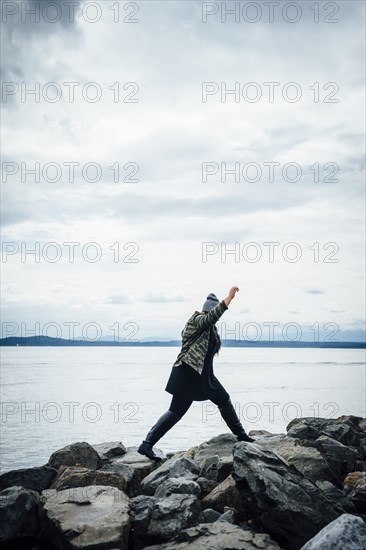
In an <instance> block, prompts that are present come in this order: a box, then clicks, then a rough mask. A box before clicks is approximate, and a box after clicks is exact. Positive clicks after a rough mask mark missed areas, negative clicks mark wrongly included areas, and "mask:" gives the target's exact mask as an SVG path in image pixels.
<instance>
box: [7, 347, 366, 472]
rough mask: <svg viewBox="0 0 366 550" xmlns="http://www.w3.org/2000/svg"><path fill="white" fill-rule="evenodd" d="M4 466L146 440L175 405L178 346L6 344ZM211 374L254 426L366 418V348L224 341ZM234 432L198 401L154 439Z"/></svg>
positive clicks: (278, 428) (176, 445)
mask: <svg viewBox="0 0 366 550" xmlns="http://www.w3.org/2000/svg"><path fill="white" fill-rule="evenodd" d="M0 351H1V358H2V368H1V410H2V416H1V424H0V428H1V471H3V472H4V471H8V470H11V469H14V468H24V467H31V466H40V465H42V464H45V463H46V462H47V460H48V458H49V456H50V454H51V453H52V452H53V451H55V450H56V449H59V448H60V447H63V446H64V445H67V444H70V443H73V442H76V441H87V442H89V443H91V444H94V443H101V442H103V441H122V442H123V443H124V445H126V446H135V445H139V444H140V442H141V441H142V439H143V438H144V437H145V435H146V434H147V431H148V430H149V429H150V427H151V426H152V425H153V424H154V423H155V422H156V420H157V419H158V418H159V416H160V415H161V414H163V412H165V411H166V410H167V409H168V408H169V404H170V400H171V395H170V394H168V393H167V392H166V391H164V388H165V384H166V381H167V378H168V376H169V374H170V370H171V367H172V364H173V362H174V361H175V359H176V356H177V354H178V352H179V348H159V347H155V348H154V347H151V348H119V349H117V348H109V347H103V348H102V347H101V348H84V347H80V348H56V347H29V348H27V347H17V348H16V347H11V348H7V347H3V348H0ZM214 372H215V374H216V376H217V378H219V380H220V381H221V383H222V384H223V386H224V387H225V388H226V390H227V391H228V392H229V394H230V396H231V399H232V402H233V403H234V406H235V408H236V410H237V412H238V414H239V416H240V419H241V420H242V423H243V426H244V428H245V429H246V431H247V432H249V431H250V430H252V429H254V430H257V429H265V430H268V431H270V432H273V433H286V425H287V424H288V422H289V421H290V420H292V419H293V418H295V417H300V416H311V417H314V416H320V417H326V418H336V417H337V416H340V415H343V414H353V415H356V416H366V412H365V409H366V403H365V401H366V368H365V350H349V349H348V350H329V349H268V348H258V349H245V348H242V349H234V348H223V349H222V350H221V352H220V356H219V357H216V358H215V360H214ZM228 431H229V429H228V427H227V426H226V424H225V422H224V421H223V420H222V419H221V416H220V413H219V410H218V408H217V407H216V406H215V405H214V404H213V403H211V401H209V400H207V401H201V402H199V401H194V402H193V404H192V406H191V408H190V409H189V410H188V412H187V413H186V414H185V415H184V416H183V418H182V419H181V420H180V421H179V422H178V423H177V424H176V425H175V426H174V427H173V428H172V429H171V430H170V431H169V432H168V433H167V434H166V435H165V436H164V437H163V438H162V439H160V441H159V442H158V443H157V445H156V447H157V448H160V449H161V450H162V451H163V452H168V451H176V450H182V449H186V448H189V447H191V446H193V445H196V444H199V443H201V442H202V441H206V440H208V439H210V438H211V437H213V436H215V435H218V434H220V433H224V432H228Z"/></svg>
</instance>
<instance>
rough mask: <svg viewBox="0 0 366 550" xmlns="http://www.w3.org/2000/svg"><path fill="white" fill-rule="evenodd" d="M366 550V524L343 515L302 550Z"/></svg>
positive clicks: (355, 518) (354, 517)
mask: <svg viewBox="0 0 366 550" xmlns="http://www.w3.org/2000/svg"><path fill="white" fill-rule="evenodd" d="M364 548H366V524H365V522H364V521H363V520H362V519H361V518H359V517H357V516H353V515H351V514H342V515H341V516H339V517H338V518H337V519H335V520H334V521H332V522H331V523H329V524H328V525H326V526H325V527H324V528H323V529H322V530H321V531H319V533H317V535H315V537H313V538H312V539H311V540H309V541H308V542H307V543H306V544H305V545H304V546H303V547H302V548H301V549H300V550H363V549H364Z"/></svg>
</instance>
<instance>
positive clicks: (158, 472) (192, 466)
mask: <svg viewBox="0 0 366 550" xmlns="http://www.w3.org/2000/svg"><path fill="white" fill-rule="evenodd" d="M170 477H184V478H185V479H193V480H196V479H197V478H198V477H199V468H198V466H197V464H196V463H195V461H193V460H192V459H190V458H185V457H183V458H169V459H168V460H167V461H165V462H164V463H163V464H161V465H160V466H159V467H158V468H156V469H155V470H154V471H153V472H151V473H150V474H149V475H148V476H146V477H145V478H144V479H143V481H142V482H141V491H142V492H143V493H144V494H146V495H153V494H154V493H155V491H156V489H157V488H158V487H159V485H160V484H161V483H163V482H164V481H165V480H166V479H168V478H170Z"/></svg>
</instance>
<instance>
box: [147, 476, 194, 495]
mask: <svg viewBox="0 0 366 550" xmlns="http://www.w3.org/2000/svg"><path fill="white" fill-rule="evenodd" d="M173 493H178V494H184V495H196V496H199V495H200V494H201V487H200V486H199V484H198V483H197V482H196V481H193V479H186V478H184V477H168V479H166V480H165V481H163V482H162V483H161V484H160V485H159V486H158V488H157V489H156V491H155V493H154V496H155V497H157V498H163V497H168V496H170V495H171V494H173Z"/></svg>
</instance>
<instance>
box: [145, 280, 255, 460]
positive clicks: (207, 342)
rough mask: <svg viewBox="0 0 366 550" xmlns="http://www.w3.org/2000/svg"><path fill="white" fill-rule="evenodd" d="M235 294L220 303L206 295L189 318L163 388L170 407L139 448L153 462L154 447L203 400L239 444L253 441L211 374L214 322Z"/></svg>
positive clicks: (215, 348) (215, 340)
mask: <svg viewBox="0 0 366 550" xmlns="http://www.w3.org/2000/svg"><path fill="white" fill-rule="evenodd" d="M238 291H239V289H238V287H237V286H234V287H233V288H232V289H231V290H230V292H229V295H228V296H227V297H226V298H225V299H224V300H222V301H221V302H219V300H218V298H217V297H216V296H215V294H212V293H211V294H209V295H208V296H207V299H206V301H205V303H204V304H203V307H202V312H199V311H195V312H194V313H193V315H192V316H191V317H190V318H189V319H188V321H187V323H186V325H185V327H184V329H183V330H182V349H181V351H180V352H179V354H178V357H177V359H176V361H175V363H174V364H173V366H172V371H171V373H170V377H169V379H168V382H167V384H166V386H165V391H167V392H168V393H171V394H172V395H173V397H172V400H171V404H170V406H169V409H168V410H167V411H166V412H165V413H164V414H163V415H162V416H161V417H160V418H159V420H158V421H157V422H156V424H154V426H153V427H152V428H151V430H150V431H149V433H148V434H147V436H146V439H144V440H143V442H142V443H141V445H140V446H139V448H138V452H139V453H140V454H142V455H145V456H147V457H148V458H151V459H152V460H155V461H160V460H162V459H161V458H160V457H159V456H157V455H156V454H155V453H154V451H153V445H155V443H156V442H157V441H158V440H159V439H160V438H161V437H163V435H164V434H165V433H166V432H167V431H168V430H170V428H172V427H173V426H174V424H176V423H177V422H178V421H179V420H180V419H181V418H182V416H183V415H184V414H185V413H186V412H187V411H188V409H189V407H190V406H191V404H192V402H193V401H204V400H206V399H210V400H211V401H212V402H213V403H215V405H217V406H218V407H219V410H220V413H221V416H222V418H223V419H224V420H225V422H226V424H227V425H228V427H229V428H230V430H231V431H232V432H233V433H234V434H235V435H236V436H237V439H238V441H250V442H252V441H255V440H254V439H252V438H251V437H249V436H248V435H247V434H246V433H245V430H244V428H243V426H242V424H241V422H240V420H239V418H238V416H237V414H236V411H235V409H234V407H233V404H232V402H231V399H230V395H229V394H228V393H227V391H226V390H225V388H224V387H223V386H222V385H221V383H220V382H219V380H218V379H217V378H216V376H215V375H214V373H213V364H212V363H213V357H214V355H215V354H217V353H218V352H219V350H220V348H221V339H220V336H219V334H218V332H217V329H216V325H215V323H216V321H218V319H220V317H221V315H222V314H223V313H224V311H226V310H227V309H228V306H229V304H230V302H231V300H233V298H234V297H235V294H236V293H237V292H238Z"/></svg>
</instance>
